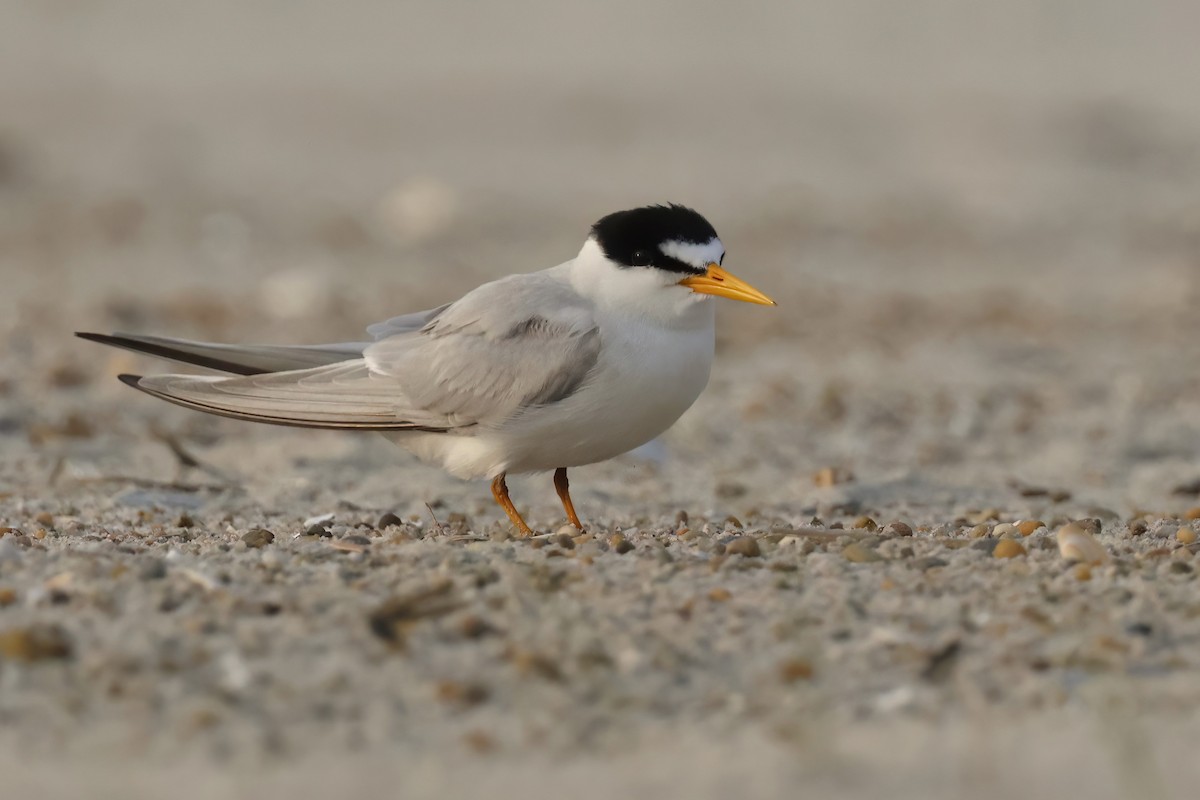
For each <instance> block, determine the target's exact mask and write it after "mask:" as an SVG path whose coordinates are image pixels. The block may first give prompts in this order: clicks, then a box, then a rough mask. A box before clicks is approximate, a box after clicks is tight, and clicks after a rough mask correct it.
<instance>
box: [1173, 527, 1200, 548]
mask: <svg viewBox="0 0 1200 800" xmlns="http://www.w3.org/2000/svg"><path fill="white" fill-rule="evenodd" d="M1175 538H1176V539H1177V540H1178V541H1179V543H1180V544H1192V543H1193V542H1195V541H1196V532H1195V531H1194V530H1192V529H1191V528H1180V529H1179V530H1177V531H1175Z"/></svg>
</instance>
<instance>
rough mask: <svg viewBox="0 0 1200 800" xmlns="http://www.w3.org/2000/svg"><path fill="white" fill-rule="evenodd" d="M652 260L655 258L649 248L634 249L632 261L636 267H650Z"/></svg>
mask: <svg viewBox="0 0 1200 800" xmlns="http://www.w3.org/2000/svg"><path fill="white" fill-rule="evenodd" d="M652 260H653V259H652V257H651V256H650V251H649V250H634V251H633V257H632V258H630V261H631V262H632V264H633V266H635V267H648V266H650V262H651V261H652Z"/></svg>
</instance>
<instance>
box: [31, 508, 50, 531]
mask: <svg viewBox="0 0 1200 800" xmlns="http://www.w3.org/2000/svg"><path fill="white" fill-rule="evenodd" d="M33 519H34V521H35V522H37V524H38V525H44V526H46V527H47V528H53V527H54V515H53V514H51V513H50V512H49V511H43V512H41V513H39V514H38V515H37V516H36V517H34V518H33Z"/></svg>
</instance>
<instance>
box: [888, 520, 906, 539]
mask: <svg viewBox="0 0 1200 800" xmlns="http://www.w3.org/2000/svg"><path fill="white" fill-rule="evenodd" d="M883 533H884V535H885V536H912V535H913V529H912V527H911V526H909V525H908V524H906V523H903V522H900V521H899V520H897V521H895V522H891V523H888V526H887V527H886V528H884V529H883Z"/></svg>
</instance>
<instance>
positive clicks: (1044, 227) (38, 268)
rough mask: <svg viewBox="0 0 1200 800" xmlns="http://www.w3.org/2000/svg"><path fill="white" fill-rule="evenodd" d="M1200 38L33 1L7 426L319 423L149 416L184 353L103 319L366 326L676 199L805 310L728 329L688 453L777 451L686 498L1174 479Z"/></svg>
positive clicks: (187, 325) (547, 11)
mask: <svg viewBox="0 0 1200 800" xmlns="http://www.w3.org/2000/svg"><path fill="white" fill-rule="evenodd" d="M1197 30H1200V7H1198V6H1193V5H1189V4H1186V3H1175V2H1166V1H1165V0H1164V2H1148V3H1139V4H1130V3H1125V2H1119V0H1112V1H1103V0H1097V1H1096V2H1089V3H1086V4H1085V3H1076V2H1067V1H1066V0H1062V1H1060V2H1055V1H1054V0H1043V1H1042V2H1028V1H1025V0H1014V1H1012V2H1005V3H1002V4H997V3H990V2H961V1H958V0H920V1H914V2H908V3H903V4H897V3H893V2H888V1H887V0H865V1H863V2H842V1H841V0H812V1H810V2H803V3H784V2H779V3H761V4H750V5H746V4H731V3H696V2H657V3H645V2H640V1H638V2H633V1H629V2H626V1H625V0H613V1H612V2H606V3H603V4H596V5H591V6H589V7H587V8H586V9H584V8H579V7H576V6H573V5H569V4H563V3H552V2H535V1H534V0H513V1H512V2H508V3H503V4H485V3H415V2H414V3H395V2H382V1H378V2H376V1H374V0H356V2H349V3H339V4H330V3H322V2H306V1H304V0H288V2H282V1H278V2H255V3H246V2H238V1H235V0H208V2H204V3H176V2H121V1H119V0H111V1H107V2H106V1H102V0H94V1H92V2H87V1H85V0H39V1H38V2H32V1H30V2H20V1H19V0H7V1H6V2H3V3H2V4H0V284H2V286H3V293H2V296H0V336H2V337H3V341H4V347H3V356H2V357H3V359H4V362H3V363H4V372H3V378H2V381H3V383H2V385H0V399H3V402H4V404H5V405H4V408H5V409H6V411H5V417H4V420H5V421H4V425H3V426H0V427H3V428H4V430H6V431H8V433H7V436H8V437H10V441H12V442H14V443H15V442H18V441H23V440H24V439H26V438H30V437H32V438H33V439H34V440H37V441H38V442H42V443H45V442H50V441H56V440H58V439H60V438H63V437H67V438H70V437H71V436H73V435H74V433H81V434H82V435H87V431H85V430H84V429H89V430H91V429H94V428H95V427H96V420H97V419H104V418H103V417H102V416H101V417H97V415H98V414H101V413H102V411H103V410H104V409H107V411H108V412H110V413H111V417H110V418H108V420H107V421H106V422H101V423H100V426H101V427H103V428H104V429H105V430H106V431H109V432H111V431H113V430H121V429H122V426H123V425H126V423H128V424H129V425H134V423H133V422H129V420H131V419H136V418H137V417H138V416H145V415H150V416H153V415H158V416H159V417H162V418H164V419H166V420H168V421H169V423H170V424H172V425H175V426H178V427H179V428H180V430H183V431H184V432H185V433H186V434H188V435H193V434H194V435H197V436H199V435H200V434H201V433H204V432H207V433H208V434H209V435H210V439H209V441H210V442H211V441H212V436H214V435H215V434H214V432H217V433H229V432H231V431H237V432H239V433H241V434H244V435H245V436H247V437H251V439H252V440H254V441H273V442H279V441H280V440H281V438H282V439H284V440H286V439H287V438H288V437H287V436H286V435H284V436H282V437H281V435H280V433H279V432H277V431H267V432H266V433H262V432H260V431H258V430H254V431H249V430H248V429H247V428H246V427H245V426H236V425H234V424H233V423H226V422H220V421H213V420H204V421H191V418H190V417H187V415H185V414H184V413H183V412H180V411H178V410H176V409H171V408H165V407H157V406H155V405H154V404H151V403H149V402H148V401H143V400H135V399H134V398H133V397H131V396H129V395H128V394H127V393H125V390H124V389H123V387H120V386H118V385H116V383H115V381H112V380H111V379H110V375H111V374H112V373H113V372H115V371H116V370H117V369H128V368H135V369H139V370H145V369H147V368H150V365H148V364H147V363H146V362H145V361H144V360H141V359H138V360H133V361H131V360H130V358H129V357H127V356H124V355H120V354H114V353H109V352H105V351H102V350H98V349H97V348H95V347H94V346H92V345H89V344H84V343H82V342H77V341H74V340H72V339H70V338H69V337H70V333H71V331H72V330H74V329H76V328H83V329H90V328H96V329H100V330H108V329H114V328H115V329H121V330H132V331H141V332H157V333H162V334H167V335H178V336H185V337H195V338H214V339H228V340H233V339H258V340H265V341H318V340H322V339H328V338H333V339H347V338H356V337H358V336H359V335H360V331H361V329H362V328H363V327H364V326H365V324H367V323H368V322H370V321H373V320H376V319H380V318H383V317H386V316H390V315H393V314H396V313H399V312H402V311H405V310H410V309H415V308H422V307H428V306H432V305H435V304H438V303H441V302H444V301H445V300H446V299H449V298H453V297H456V296H457V295H458V294H459V293H461V292H462V291H464V290H466V289H468V288H470V287H472V286H474V285H475V284H477V283H478V282H480V281H482V280H486V279H489V278H492V277H496V276H500V275H503V274H506V273H510V272H515V271H526V270H532V269H538V268H542V267H545V266H550V265H553V264H556V263H559V262H560V261H563V260H565V259H567V258H569V257H571V256H572V255H573V254H574V253H575V252H576V250H577V249H578V247H579V245H580V243H581V241H582V238H583V236H584V235H585V234H586V232H587V228H588V225H589V224H590V223H591V222H592V221H593V220H595V219H596V218H598V217H599V216H601V215H603V214H605V213H607V212H609V211H612V210H615V209H620V208H625V207H631V206H634V205H639V204H644V203H650V202H662V201H675V202H681V203H686V204H689V205H693V206H695V207H697V208H698V209H700V210H701V211H702V212H703V213H705V214H706V215H707V216H708V217H709V218H710V219H711V220H712V221H713V223H714V224H715V226H716V227H717V229H718V231H720V233H721V235H722V238H723V239H724V241H725V243H726V246H727V248H728V250H729V253H730V256H729V263H730V266H731V267H733V268H734V269H735V270H736V272H737V273H738V274H739V275H744V276H745V277H746V278H747V279H749V280H751V281H752V282H753V283H754V284H756V285H759V286H761V287H762V288H763V289H764V290H766V291H768V292H769V293H770V294H772V295H773V296H775V297H776V298H777V299H778V300H779V301H780V307H779V308H778V309H777V310H774V311H772V312H766V311H762V310H760V309H749V308H724V309H722V314H723V319H722V328H721V347H722V350H723V356H724V357H723V358H722V359H721V360H720V362H719V366H718V367H717V372H716V374H715V375H714V388H713V391H712V392H710V393H709V395H706V398H705V400H703V401H702V403H701V404H700V406H699V407H698V411H697V412H696V414H693V415H690V416H689V417H688V418H685V420H684V422H683V423H681V426H680V430H679V432H677V433H676V434H674V435H675V436H676V437H677V439H678V441H677V442H676V449H675V452H679V453H683V454H685V455H688V456H689V459H690V458H691V456H695V457H696V458H700V457H702V456H704V457H706V458H707V457H709V456H711V455H712V454H713V453H714V452H720V451H719V448H720V447H723V446H726V445H730V444H731V442H733V441H734V440H737V439H740V440H741V441H744V442H748V443H749V444H750V445H751V446H750V447H746V448H742V449H740V450H739V451H738V453H729V454H727V455H728V457H727V458H723V459H720V463H718V464H715V465H714V464H713V463H711V459H710V460H709V462H707V463H705V464H701V465H700V466H699V467H698V468H697V469H696V470H695V473H693V472H688V471H686V470H685V472H683V473H680V477H679V482H680V484H681V485H688V484H689V483H690V482H691V481H692V480H693V478H694V477H695V474H703V475H715V477H713V478H712V479H711V480H709V479H708V478H705V481H706V482H705V483H704V484H703V485H704V487H705V488H704V490H703V491H702V492H701V494H702V495H703V496H705V497H711V496H712V492H713V489H714V487H715V486H717V485H718V484H719V482H720V481H721V480H722V477H721V471H722V470H723V469H724V470H726V471H727V472H729V473H730V474H733V473H739V472H744V471H745V470H746V469H750V468H752V467H757V466H759V465H763V464H766V465H767V466H768V467H769V468H770V469H771V470H773V471H774V473H773V474H774V475H775V477H773V478H771V479H770V480H769V484H770V485H769V486H768V487H767V488H768V489H769V491H770V492H771V494H768V495H765V496H763V497H761V498H758V499H759V500H761V501H763V502H768V503H775V504H777V505H780V506H785V505H787V504H788V503H792V502H793V501H795V502H797V503H802V502H804V501H805V498H806V496H807V494H809V493H811V491H812V489H813V485H812V482H811V481H810V480H809V476H810V473H811V471H812V470H815V469H818V468H821V467H824V466H829V465H835V466H839V467H842V466H844V467H845V468H847V469H851V470H853V471H854V472H856V473H857V474H859V475H860V477H863V476H866V477H869V476H871V475H874V476H876V478H878V479H879V481H881V482H883V481H884V479H885V478H888V477H889V476H891V477H895V476H896V475H901V476H903V475H904V474H907V473H906V471H911V470H912V469H913V468H914V465H917V466H919V467H921V468H922V469H925V470H927V472H926V473H924V474H936V471H937V470H939V469H941V470H944V471H945V473H944V480H949V481H952V482H953V481H955V480H966V481H968V482H970V483H972V485H974V486H977V487H986V486H988V485H990V483H991V482H992V481H999V482H1003V481H1004V480H1012V479H1023V480H1041V481H1056V480H1057V481H1059V482H1063V481H1066V482H1068V483H1070V482H1075V483H1079V484H1081V485H1091V486H1097V487H1100V488H1112V487H1114V486H1118V485H1119V486H1120V487H1122V491H1126V490H1129V491H1132V492H1133V493H1134V494H1138V493H1141V494H1140V495H1139V496H1147V497H1151V498H1153V497H1158V496H1159V495H1160V494H1161V492H1160V489H1164V490H1165V488H1169V487H1167V484H1168V483H1170V481H1172V480H1174V479H1175V478H1176V477H1179V478H1180V479H1183V478H1186V477H1188V475H1187V473H1188V472H1189V471H1190V469H1191V464H1192V463H1193V462H1194V458H1193V453H1194V452H1195V448H1196V446H1198V445H1200V439H1198V438H1197V436H1196V434H1195V432H1194V431H1195V430H1196V423H1197V422H1200V395H1198V394H1197V391H1196V390H1197V388H1200V387H1198V386H1197V383H1196V380H1195V377H1194V374H1193V372H1192V371H1191V370H1190V365H1191V364H1193V363H1195V362H1194V360H1193V359H1192V356H1195V355H1197V347H1196V344H1195V342H1196V334H1197V333H1200V325H1198V324H1197V321H1196V315H1195V314H1194V312H1193V308H1194V306H1195V303H1196V300H1197V289H1196V276H1197V269H1198V267H1200V263H1198V260H1200V192H1198V191H1197V189H1198V178H1200V83H1198V82H1197V81H1196V75H1197V66H1198V65H1197V60H1198V58H1197V56H1196V52H1197V50H1196V47H1195V32H1196V31H1197ZM735 354H740V355H735ZM731 409H732V412H731V413H723V414H722V413H718V412H722V411H724V412H730V410H731ZM88 419H91V420H92V422H91V423H89V422H88ZM72 426H74V428H73V427H72ZM31 428H32V429H33V433H32V434H30V429H31ZM735 429H736V434H737V435H736V436H735V435H733V433H734V430H735ZM73 432H74V433H73ZM670 441H671V440H670V437H668V443H670ZM280 446H283V445H280ZM689 447H691V448H692V449H689ZM715 448H717V449H715ZM739 453H740V455H739ZM764 455H765V459H764ZM964 465H969V466H970V470H971V473H970V475H969V476H968V477H966V478H963V477H962V476H963V467H964ZM780 467H787V468H789V469H791V468H794V470H792V471H788V470H783V471H781V470H780ZM782 474H787V475H794V477H780V475H782ZM939 480H943V478H939ZM1131 487H1132V488H1131ZM735 494H736V491H735ZM546 497H549V495H548V494H547V495H546Z"/></svg>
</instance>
